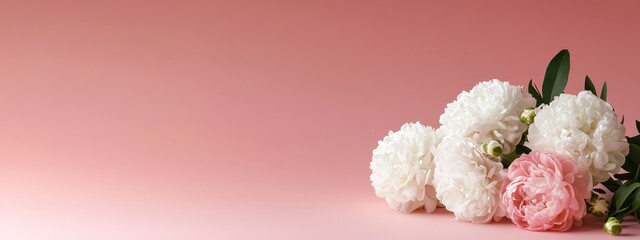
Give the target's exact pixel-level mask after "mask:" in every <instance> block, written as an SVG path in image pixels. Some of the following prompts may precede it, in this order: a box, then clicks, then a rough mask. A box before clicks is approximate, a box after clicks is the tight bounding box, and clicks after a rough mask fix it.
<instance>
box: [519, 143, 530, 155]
mask: <svg viewBox="0 0 640 240" xmlns="http://www.w3.org/2000/svg"><path fill="white" fill-rule="evenodd" d="M530 152H531V149H529V148H528V147H526V146H524V145H516V153H519V154H522V153H525V154H529V153H530Z"/></svg>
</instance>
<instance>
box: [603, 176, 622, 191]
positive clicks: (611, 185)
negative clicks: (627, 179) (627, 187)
mask: <svg viewBox="0 0 640 240" xmlns="http://www.w3.org/2000/svg"><path fill="white" fill-rule="evenodd" d="M601 184H602V186H604V187H606V188H607V189H609V191H611V192H615V191H617V190H618V188H620V185H621V184H620V183H619V182H617V181H616V180H614V179H613V178H609V179H607V181H604V182H602V183H601Z"/></svg>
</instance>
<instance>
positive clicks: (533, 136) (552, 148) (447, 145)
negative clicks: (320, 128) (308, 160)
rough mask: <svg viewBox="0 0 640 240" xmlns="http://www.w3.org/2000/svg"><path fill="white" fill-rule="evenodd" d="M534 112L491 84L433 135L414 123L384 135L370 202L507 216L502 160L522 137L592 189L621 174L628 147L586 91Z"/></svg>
mask: <svg viewBox="0 0 640 240" xmlns="http://www.w3.org/2000/svg"><path fill="white" fill-rule="evenodd" d="M535 106H536V100H535V99H534V98H533V97H532V96H531V94H529V93H527V92H526V91H525V89H524V88H523V87H521V86H514V85H511V84H509V83H508V82H502V81H499V80H496V79H493V80H489V81H485V82H481V83H479V84H477V85H476V86H475V87H474V88H473V89H471V90H470V91H469V92H467V91H464V92H462V93H460V94H459V95H458V97H457V99H456V100H455V101H453V102H452V103H449V104H448V105H447V107H446V109H445V110H444V113H443V114H442V115H441V116H440V124H441V127H440V128H439V129H437V130H434V129H433V128H431V127H428V126H423V125H421V124H420V123H419V122H416V123H410V124H404V125H403V126H402V127H401V129H400V130H399V131H398V132H389V134H388V135H387V136H386V137H385V138H384V139H383V140H382V141H379V142H378V147H377V148H376V149H375V150H373V158H372V161H371V164H370V168H371V172H372V173H371V182H372V186H373V188H374V189H375V192H376V195H377V196H378V197H382V198H385V199H386V201H387V203H388V204H389V206H390V207H391V208H392V209H395V210H398V211H401V212H411V211H414V210H416V209H419V208H422V207H424V208H425V209H426V211H427V212H432V211H434V210H435V208H436V206H437V205H438V204H442V205H444V207H446V209H447V210H449V211H451V212H453V213H454V214H455V216H456V219H457V220H461V221H468V222H473V223H487V222H490V221H492V220H495V221H497V220H499V219H501V218H502V217H504V216H505V210H504V206H503V205H502V203H501V195H500V194H501V187H502V185H503V182H504V179H505V175H506V169H503V165H502V163H501V162H500V157H501V156H502V155H503V154H509V153H512V152H514V151H515V149H516V145H518V144H522V142H523V141H521V140H522V136H523V133H525V132H526V131H527V130H528V139H527V142H526V143H524V144H525V145H526V146H527V147H529V148H531V149H532V150H534V151H538V152H550V153H556V154H561V155H564V156H568V157H570V158H571V159H573V160H574V161H575V163H576V166H578V168H582V169H583V170H587V169H588V170H590V172H591V175H592V176H593V179H592V181H593V183H594V184H596V183H599V182H602V181H605V180H606V179H608V178H609V174H610V173H615V172H617V171H618V170H619V169H620V166H621V165H622V164H623V163H624V160H625V155H627V154H628V151H629V146H628V144H627V142H626V141H625V128H624V126H623V125H622V124H620V123H618V119H617V116H616V115H615V113H614V111H613V108H612V107H611V105H609V104H608V103H606V102H605V101H603V100H601V99H599V98H598V97H596V96H594V95H593V94H592V93H591V92H588V91H585V92H580V93H579V94H578V95H577V96H575V95H569V94H561V95H560V96H558V97H556V98H555V99H554V101H552V102H551V104H550V105H548V106H542V107H540V108H537V109H535ZM529 124H530V125H529Z"/></svg>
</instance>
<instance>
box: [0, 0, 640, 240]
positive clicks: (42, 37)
mask: <svg viewBox="0 0 640 240" xmlns="http://www.w3.org/2000/svg"><path fill="white" fill-rule="evenodd" d="M514 2H516V1H483V2H482V3H480V1H465V2H463V1H446V2H445V1H438V2H427V1H387V2H379V1H315V2H312V1H270V2H269V3H268V2H267V1H227V2H217V1H172V2H168V1H135V2H133V1H48V2H45V1H43V2H31V1H8V0H0V238H1V239H340V238H346V239H422V238H430V239H441V238H445V237H447V238H449V239H460V238H477V237H482V238H491V239H514V238H518V239H540V238H545V239H605V238H611V237H609V236H607V235H606V234H604V232H603V231H602V230H601V224H602V222H600V221H602V219H593V218H587V219H586V226H584V227H582V228H579V229H576V230H575V231H573V232H570V233H538V232H529V231H525V230H520V229H518V228H517V227H516V226H515V225H513V224H511V223H510V222H509V221H508V220H505V221H502V222H500V223H496V224H488V225H474V224H469V223H459V222H455V221H454V218H453V215H452V214H450V213H446V212H445V211H443V210H438V211H437V212H436V214H432V215H427V214H424V213H422V212H417V213H413V214H400V213H396V212H393V211H391V210H389V208H388V207H387V206H386V203H385V202H384V200H382V199H378V198H376V197H375V195H374V193H373V189H372V188H371V186H370V182H369V174H370V172H369V161H370V158H371V150H372V149H373V148H374V147H375V146H376V141H377V140H378V139H380V138H382V137H383V136H384V135H385V134H386V133H387V131H389V130H396V129H398V128H399V127H400V125H401V124H402V123H404V122H410V121H421V122H423V123H425V124H427V125H432V126H434V127H438V125H439V124H438V116H439V115H440V113H441V112H442V111H443V108H444V107H445V104H446V103H448V102H450V101H452V100H453V99H455V96H456V95H457V94H458V93H459V92H460V91H462V90H468V89H470V88H471V87H473V85H474V84H475V83H476V82H479V81H482V80H488V79H491V78H499V79H502V80H508V81H510V82H512V83H515V84H522V85H524V84H526V83H527V81H528V80H529V79H530V78H533V79H534V80H535V81H536V82H537V83H538V84H540V83H541V82H542V77H543V74H544V69H545V67H546V65H547V63H548V61H549V60H550V59H551V57H553V55H554V54H555V53H557V52H558V51H559V50H560V49H562V48H568V49H570V51H571V54H572V55H571V56H572V71H571V76H570V82H569V87H568V91H569V92H572V93H575V92H576V91H577V90H579V89H581V88H582V86H583V79H584V75H585V74H587V73H588V74H589V75H590V76H591V77H592V79H593V80H594V81H595V82H596V84H597V85H598V88H600V85H601V84H602V83H603V82H604V81H605V80H606V81H607V82H608V85H609V99H610V102H611V103H612V104H613V105H614V106H615V107H616V110H617V111H618V112H619V113H620V114H624V115H625V116H626V119H627V128H628V134H629V135H630V134H635V130H634V128H632V126H633V125H632V123H633V120H635V119H640V111H638V106H637V102H638V101H639V100H638V95H637V94H636V93H637V92H638V90H639V89H640V81H639V80H640V78H639V76H640V71H639V70H640V60H639V57H638V56H640V45H639V44H638V43H640V33H639V32H638V28H639V25H640V14H638V11H639V9H640V4H638V2H637V1H613V2H608V1H517V2H518V3H514ZM534 2H535V3H534ZM625 226H627V227H626V228H625V229H624V233H625V236H627V237H626V239H628V238H637V236H638V235H640V229H639V228H640V226H639V225H638V224H635V223H632V222H631V221H629V222H626V223H625ZM634 236H635V237H634ZM620 239H625V238H624V237H622V238H620Z"/></svg>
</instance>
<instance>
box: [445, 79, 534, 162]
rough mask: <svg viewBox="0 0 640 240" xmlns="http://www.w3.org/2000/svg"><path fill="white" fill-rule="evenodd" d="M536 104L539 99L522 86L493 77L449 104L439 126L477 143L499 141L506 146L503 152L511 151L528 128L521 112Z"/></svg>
mask: <svg viewBox="0 0 640 240" xmlns="http://www.w3.org/2000/svg"><path fill="white" fill-rule="evenodd" d="M535 106H536V100H535V99H534V98H533V97H531V94H529V93H527V92H526V91H525V90H524V89H523V88H522V87H520V86H514V85H510V84H509V83H508V82H501V81H499V80H497V79H493V80H490V81H485V82H481V83H478V85H476V86H475V87H474V88H473V89H471V91H469V92H467V91H464V92H462V93H460V94H459V95H458V98H457V99H456V100H455V101H454V102H452V103H449V104H447V108H446V109H445V110H444V114H442V115H441V116H440V124H442V126H441V127H440V128H441V129H442V131H443V134H444V135H457V136H464V137H467V138H470V139H472V140H473V142H474V143H475V144H476V146H482V144H485V143H487V142H489V141H491V140H497V141H499V142H500V143H502V144H503V145H504V149H503V152H504V153H511V152H513V151H514V150H515V145H517V144H518V143H519V142H520V138H521V137H522V133H524V131H526V130H527V124H524V123H522V122H521V121H520V115H521V114H522V112H523V111H524V110H525V109H528V108H533V107H535Z"/></svg>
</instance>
